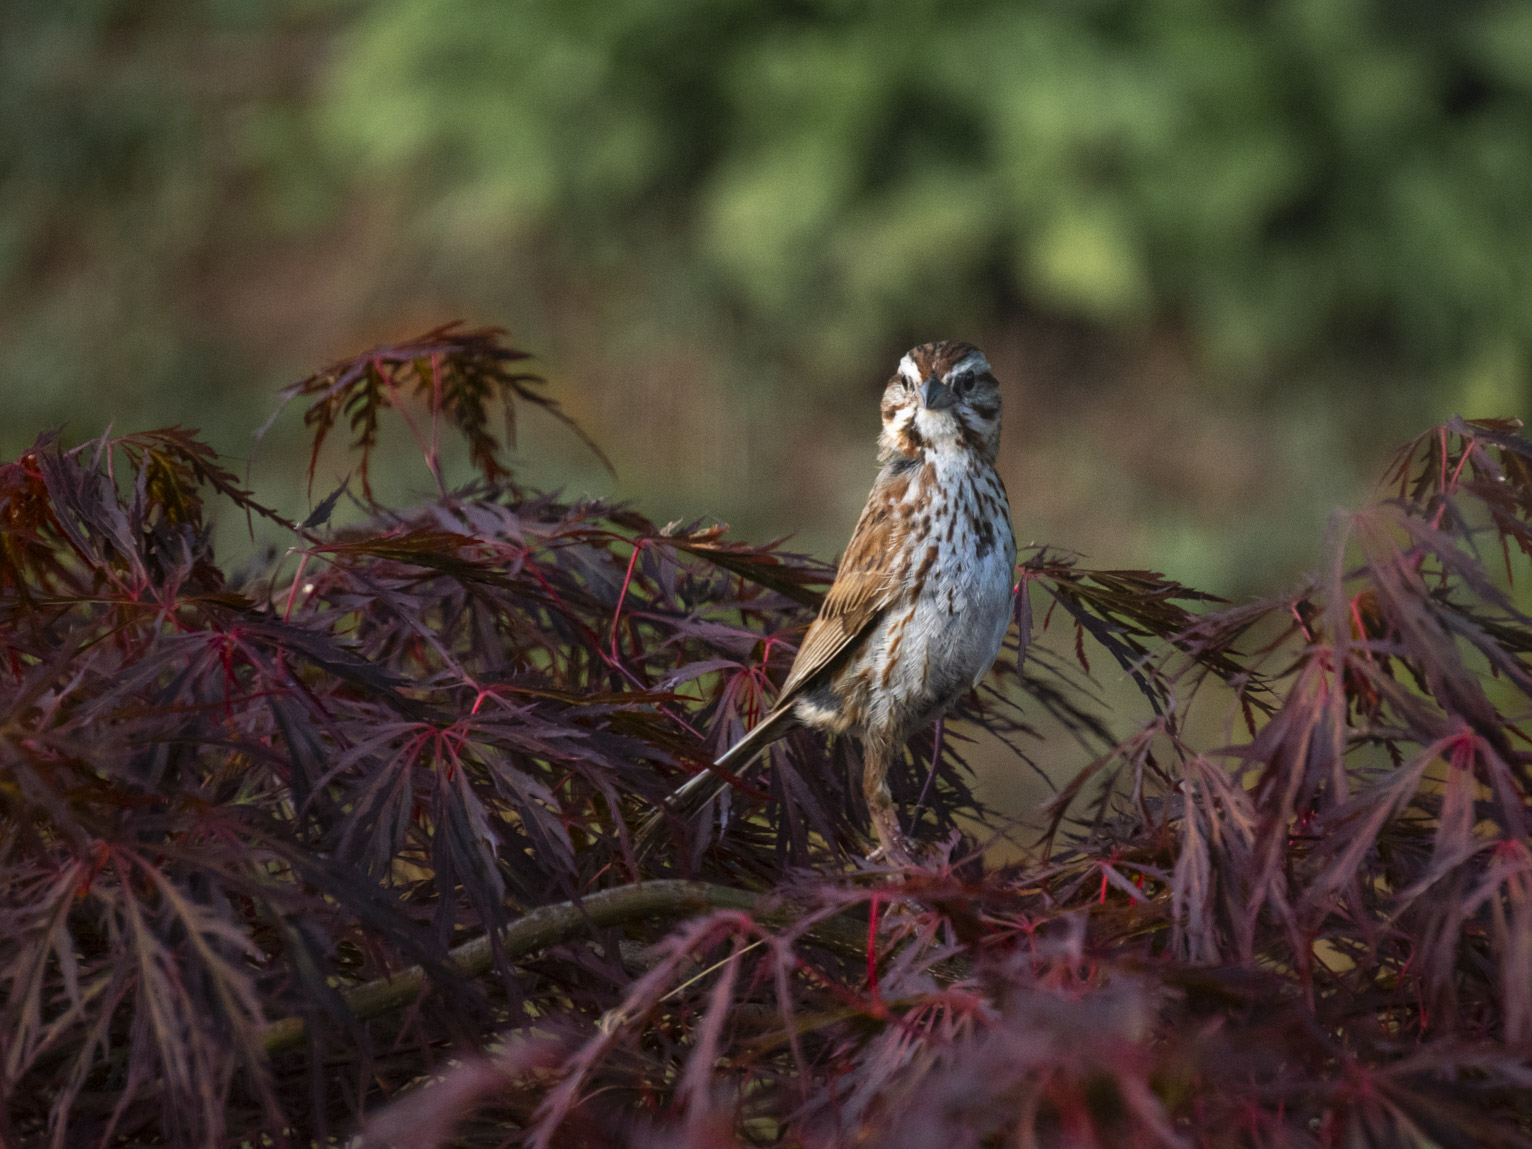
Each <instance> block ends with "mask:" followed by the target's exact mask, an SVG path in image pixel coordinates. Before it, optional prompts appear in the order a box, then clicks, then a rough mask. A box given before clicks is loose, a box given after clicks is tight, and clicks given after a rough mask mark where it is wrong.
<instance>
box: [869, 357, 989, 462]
mask: <svg viewBox="0 0 1532 1149" xmlns="http://www.w3.org/2000/svg"><path fill="white" fill-rule="evenodd" d="M999 447H1000V385H999V384H998V383H996V382H995V377H994V375H993V374H991V372H990V368H989V360H987V359H986V358H984V352H982V351H980V350H979V349H978V348H977V347H975V346H973V344H971V343H959V342H956V341H952V340H948V341H944V342H941V343H922V344H921V345H920V346H919V347H916V348H913V349H911V350H910V351H909V352H908V353H907V354H906V355H905V356H904V358H903V359H901V360H899V368H898V370H897V371H895V372H894V375H893V378H891V379H890V380H889V381H888V386H887V387H886V388H884V390H883V433H882V435H881V436H879V438H878V448H879V458H880V459H881V460H883V461H885V462H886V461H887V460H889V459H891V458H894V457H895V456H899V455H903V456H905V457H906V458H917V457H919V456H921V455H923V454H924V453H926V452H929V451H949V450H956V451H965V450H966V451H976V452H978V453H979V454H981V455H982V456H983V457H984V458H985V459H986V460H988V461H990V462H993V461H994V459H995V452H996V451H997V450H999Z"/></svg>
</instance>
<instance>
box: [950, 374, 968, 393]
mask: <svg viewBox="0 0 1532 1149" xmlns="http://www.w3.org/2000/svg"><path fill="white" fill-rule="evenodd" d="M952 389H953V390H954V391H956V392H957V393H958V394H959V395H966V394H968V392H969V391H971V390H972V389H973V372H972V371H964V372H963V373H962V374H961V375H958V376H955V377H954V378H953V380H952Z"/></svg>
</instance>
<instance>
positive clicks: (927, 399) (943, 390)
mask: <svg viewBox="0 0 1532 1149" xmlns="http://www.w3.org/2000/svg"><path fill="white" fill-rule="evenodd" d="M920 402H921V404H922V406H924V407H925V409H926V410H927V411H941V410H943V409H945V408H947V407H950V406H952V405H953V404H954V403H956V402H957V395H956V394H954V393H953V390H952V388H951V387H948V386H947V385H946V384H945V383H943V382H942V381H941V380H940V379H938V378H937V377H936V376H935V375H933V376H931V378H929V379H927V380H926V382H925V386H923V387H921V389H920Z"/></svg>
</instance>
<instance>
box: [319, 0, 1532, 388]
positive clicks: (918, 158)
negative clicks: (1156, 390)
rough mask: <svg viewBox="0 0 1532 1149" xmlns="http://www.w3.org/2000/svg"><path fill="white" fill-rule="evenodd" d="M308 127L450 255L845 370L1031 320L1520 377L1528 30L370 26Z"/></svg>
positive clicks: (1128, 25) (1161, 6)
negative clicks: (972, 331) (914, 337)
mask: <svg viewBox="0 0 1532 1149" xmlns="http://www.w3.org/2000/svg"><path fill="white" fill-rule="evenodd" d="M324 115H325V119H326V123H327V125H328V126H329V128H330V129H331V130H332V131H333V132H335V133H336V134H337V137H338V138H340V139H342V140H344V141H345V143H346V144H348V145H350V146H352V147H354V148H355V149H356V154H357V155H358V156H360V157H363V158H364V160H365V162H366V163H368V164H370V165H374V168H375V170H378V169H381V170H386V171H389V172H390V173H392V175H394V176H396V177H397V176H399V175H401V174H403V173H408V177H409V178H411V179H412V180H414V181H416V182H417V183H418V184H419V185H421V186H422V187H423V188H425V189H429V190H430V191H432V192H433V193H434V194H435V195H436V196H439V197H440V198H439V199H437V200H436V202H437V203H438V204H439V205H440V206H439V210H440V213H441V215H440V217H439V222H440V224H441V225H442V227H443V229H444V231H445V232H447V233H450V232H452V231H453V230H456V229H461V230H462V231H464V232H466V233H467V234H468V235H473V234H477V233H479V232H480V231H482V229H483V227H484V226H485V223H486V221H506V220H515V221H520V222H522V223H523V224H525V225H527V226H546V225H551V226H553V227H555V228H556V229H557V230H558V232H559V233H560V234H561V235H562V236H564V237H565V238H566V239H567V240H568V241H569V243H570V244H571V246H572V247H574V248H575V249H577V250H578V252H579V254H580V255H582V256H584V257H586V258H590V259H593V260H601V259H603V258H607V259H610V258H613V257H614V255H620V254H623V253H628V252H632V251H634V250H635V249H642V250H643V251H644V252H645V254H648V255H651V256H654V255H657V256H659V257H660V258H666V257H668V258H672V259H683V260H695V261H698V262H699V263H700V265H701V266H702V267H703V268H704V269H705V271H706V273H707V274H708V275H709V276H710V277H711V281H712V283H713V284H714V285H716V287H717V288H718V289H719V290H720V291H721V292H723V293H726V294H727V297H728V298H729V299H730V300H731V301H732V302H733V304H734V305H735V306H736V307H737V308H738V309H739V310H740V312H741V313H742V314H744V315H745V316H746V317H747V319H748V321H749V325H750V327H751V328H752V329H753V330H754V331H755V332H757V333H759V334H761V335H763V336H765V337H766V338H768V339H769V340H772V341H792V342H794V343H801V342H803V341H807V344H808V345H809V346H811V347H812V348H813V349H814V350H815V351H816V352H821V353H829V354H832V355H834V356H836V357H837V358H841V359H848V360H853V361H854V360H855V359H857V358H858V357H861V356H865V354H866V353H867V349H868V348H869V347H877V346H881V342H882V340H884V339H887V338H889V337H890V335H891V334H899V333H901V332H902V330H903V329H904V328H907V327H909V328H914V327H929V326H931V325H933V324H937V323H953V322H959V321H967V322H971V321H972V317H973V316H974V315H975V314H979V315H984V316H986V317H991V316H995V315H997V314H1003V310H1004V308H1005V307H1006V306H1008V305H1010V306H1014V304H1015V302H1016V301H1017V300H1025V301H1027V302H1029V303H1031V304H1034V305H1036V306H1041V307H1046V308H1049V309H1055V310H1058V311H1062V312H1065V313H1069V314H1075V315H1079V316H1082V317H1085V318H1088V319H1092V320H1096V321H1099V322H1101V323H1103V324H1107V325H1115V324H1124V323H1128V324H1131V323H1137V322H1142V321H1145V320H1155V319H1158V320H1166V319H1169V320H1173V321H1177V322H1179V323H1182V324H1184V325H1185V326H1186V327H1188V328H1189V329H1190V331H1191V333H1192V334H1193V336H1194V339H1195V342H1196V346H1197V348H1198V349H1199V352H1200V353H1201V354H1202V355H1203V356H1204V357H1205V358H1206V360H1207V362H1208V363H1209V365H1210V366H1211V367H1212V368H1214V369H1215V370H1221V371H1233V372H1236V373H1243V372H1245V371H1248V370H1250V369H1255V370H1260V369H1262V368H1267V367H1269V366H1270V365H1271V364H1273V363H1290V362H1292V361H1295V360H1300V361H1301V360H1304V359H1308V358H1312V357H1314V356H1316V355H1326V354H1328V353H1330V352H1332V351H1334V350H1337V349H1339V350H1343V351H1356V350H1362V351H1366V352H1369V353H1376V352H1377V351H1378V350H1379V347H1380V344H1381V345H1382V347H1383V349H1385V350H1387V351H1389V352H1391V353H1395V354H1397V355H1399V356H1400V357H1402V358H1403V359H1405V360H1407V361H1412V362H1414V363H1416V364H1418V365H1420V366H1422V367H1424V368H1426V369H1428V370H1433V371H1440V370H1448V371H1452V370H1472V369H1473V365H1474V364H1478V363H1483V362H1485V361H1486V360H1494V361H1496V362H1501V361H1503V360H1505V359H1506V358H1507V357H1510V358H1513V359H1514V361H1515V363H1516V365H1517V366H1518V367H1519V366H1520V365H1521V364H1523V363H1524V362H1525V360H1526V353H1527V350H1528V348H1529V347H1532V276H1529V275H1528V274H1527V273H1528V270H1529V266H1528V265H1529V261H1532V215H1529V213H1528V212H1527V211H1526V206H1527V203H1528V193H1529V192H1532V13H1529V12H1528V10H1527V9H1526V8H1525V7H1524V6H1523V5H1520V4H1516V3H1505V2H1492V0H1490V2H1480V3H1470V4H1460V5H1452V6H1443V5H1438V4H1426V3H1392V4H1383V3H1377V2H1367V0H1281V2H1276V3H1267V4H1232V3H1227V2H1215V0H1154V2H1144V0H1135V2H1132V3H1126V2H1117V0H1093V2H1089V3H1080V2H1078V0H1068V2H1052V3H1047V2H1044V3H1029V4H1015V3H1010V2H1002V0H970V2H966V3H946V4H936V3H930V2H917V0H911V2H904V3H898V4H866V3H850V2H846V0H819V2H805V3H795V4H782V5H759V4H754V3H742V2H727V0H725V2H720V0H702V2H695V0H694V2H687V3H622V4H612V3H608V2H604V0H530V2H526V3H518V4H514V5H506V4H493V3H475V2H471V0H428V2H421V0H384V2H381V3H374V4H371V5H368V6H367V7H366V8H365V10H362V11H361V12H360V13H359V16H358V19H357V21H356V23H355V25H354V27H352V28H351V29H350V30H349V32H348V34H347V37H346V39H345V41H344V47H343V50H342V52H341V54H340V56H339V58H338V60H337V64H336V67H335V70H334V73H333V86H332V87H331V88H330V89H329V90H328V94H327V97H326V100H325V105H324Z"/></svg>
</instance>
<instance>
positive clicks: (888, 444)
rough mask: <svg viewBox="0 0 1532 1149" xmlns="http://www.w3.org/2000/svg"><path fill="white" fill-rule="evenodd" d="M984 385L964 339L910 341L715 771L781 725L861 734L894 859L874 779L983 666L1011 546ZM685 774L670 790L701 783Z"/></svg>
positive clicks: (995, 393)
mask: <svg viewBox="0 0 1532 1149" xmlns="http://www.w3.org/2000/svg"><path fill="white" fill-rule="evenodd" d="M1000 406H1001V404H1000V390H999V387H998V385H997V384H996V382H995V378H994V376H993V375H992V374H991V373H990V367H989V363H988V362H987V361H986V360H985V358H984V356H983V354H982V353H980V352H979V350H978V349H977V348H975V347H973V346H971V345H969V344H967V343H956V342H946V343H926V344H922V345H921V346H919V347H916V348H914V349H913V350H912V351H910V352H909V354H907V355H905V356H904V358H903V359H902V360H900V363H899V369H898V371H896V372H895V374H894V376H893V378H891V379H890V380H889V382H888V386H887V387H886V389H885V390H884V393H883V404H882V414H883V431H882V434H881V435H880V436H879V439H878V446H879V462H881V463H882V465H883V466H882V470H880V471H879V473H878V477H877V480H876V481H875V482H874V483H873V487H872V491H871V493H870V494H869V495H868V496H867V505H866V507H865V508H864V509H863V511H862V515H861V518H860V519H859V520H858V521H857V525H856V530H855V531H854V532H853V533H852V536H851V542H850V543H849V544H848V545H847V547H846V552H845V555H844V556H843V557H842V559H841V563H840V567H839V569H838V570H837V572H836V575H835V582H834V583H833V584H832V585H831V587H830V593H829V594H828V595H827V596H826V598H825V601H824V605H823V606H822V607H821V608H820V612H819V617H818V618H816V619H815V620H814V622H813V624H812V625H811V626H810V627H809V630H808V633H807V634H806V635H805V636H804V639H803V643H802V645H801V646H800V647H799V649H798V656H797V658H796V660H795V661H794V662H793V666H792V670H791V671H790V672H789V673H788V676H787V680H786V681H785V682H784V683H783V684H782V689H781V692H780V693H779V695H778V698H777V704H776V706H775V707H774V708H773V709H772V711H771V713H770V714H768V715H767V716H766V718H765V719H763V720H762V721H761V723H760V724H759V725H758V726H756V727H755V728H754V729H753V730H751V731H750V733H749V734H747V735H746V736H745V737H744V738H743V739H741V740H740V741H739V742H738V743H737V744H736V745H735V746H734V747H732V748H731V749H730V750H729V751H728V753H726V754H724V755H723V757H721V758H720V759H719V760H718V762H717V763H716V765H718V766H719V767H722V768H724V769H736V770H737V769H738V768H740V767H741V766H743V765H745V764H746V763H748V761H749V760H750V759H751V758H752V757H753V756H754V755H755V753H756V752H757V751H759V750H760V749H761V748H762V747H763V746H764V745H765V744H766V743H767V742H769V741H770V740H771V739H773V738H776V737H778V736H780V735H781V734H782V733H785V730H786V727H787V726H788V724H789V723H790V722H791V721H793V720H796V721H799V722H803V723H805V724H807V725H809V726H813V727H816V728H818V729H821V730H826V731H832V732H835V733H842V732H847V731H850V732H853V733H856V734H859V735H860V736H861V737H862V740H863V745H864V753H863V761H864V763H865V768H864V769H865V773H864V777H863V792H864V794H865V795H866V798H867V804H868V810H869V813H870V814H871V816H872V824H873V828H874V830H875V831H876V833H877V835H878V839H879V842H880V843H881V845H882V847H883V849H884V850H885V851H887V852H888V853H889V854H891V855H893V856H895V857H901V856H904V854H905V844H904V839H903V836H902V835H901V833H900V831H899V824H898V818H897V816H896V814H895V812H894V808H893V800H892V798H891V797H890V795H889V791H888V784H887V774H888V769H889V766H890V765H891V764H892V762H893V760H894V756H895V755H897V754H898V753H899V752H900V749H901V748H902V747H903V745H904V742H905V740H906V739H908V738H909V737H910V736H911V735H912V734H915V733H916V732H917V731H919V730H920V729H921V728H923V727H924V726H926V725H927V724H928V723H930V722H932V721H933V720H935V719H936V718H939V717H940V716H941V715H943V714H945V713H946V711H947V710H948V709H949V708H950V707H951V706H952V705H953V704H954V703H955V702H957V700H958V699H959V698H961V697H962V696H963V694H965V693H966V692H967V691H968V690H970V689H971V688H973V687H975V686H977V685H978V684H979V682H980V681H981V680H982V679H983V678H984V676H985V675H986V674H987V673H988V672H989V669H990V667H991V666H992V665H993V664H994V661H995V657H996V655H997V654H998V653H999V651H1000V643H1001V640H1002V639H1003V638H1004V636H1005V630H1006V626H1007V625H1008V623H1009V620H1010V617H1011V601H1012V598H1011V596H1012V581H1011V580H1012V578H1013V573H1014V564H1015V558H1016V543H1015V539H1014V537H1013V535H1012V532H1011V514H1010V504H1009V503H1008V502H1007V500H1006V496H1005V486H1004V484H1003V483H1001V481H1000V476H999V474H997V473H996V471H995V452H996V449H997V448H998V446H999V442H1000ZM705 780H711V782H713V783H714V784H716V782H717V779H716V777H714V776H712V775H700V776H699V777H698V778H694V779H692V780H691V782H689V783H688V784H687V786H685V787H683V788H682V790H681V791H678V793H677V797H679V796H681V795H682V794H683V793H685V792H686V791H689V790H695V789H698V788H700V787H702V786H703V785H704V784H706V783H705Z"/></svg>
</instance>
